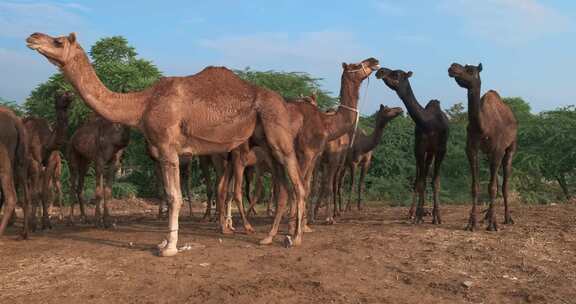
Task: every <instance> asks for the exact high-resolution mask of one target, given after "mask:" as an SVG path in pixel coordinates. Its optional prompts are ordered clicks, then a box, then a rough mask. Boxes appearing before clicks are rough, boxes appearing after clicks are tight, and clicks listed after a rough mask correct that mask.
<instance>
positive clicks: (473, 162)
mask: <svg viewBox="0 0 576 304" xmlns="http://www.w3.org/2000/svg"><path fill="white" fill-rule="evenodd" d="M468 137H470V135H468ZM466 155H467V157H468V163H469V164H470V172H471V174H472V187H471V188H472V189H471V193H472V209H471V210H470V218H469V219H468V225H467V226H466V230H468V231H474V230H476V227H477V223H478V220H477V218H476V214H477V211H476V208H477V207H476V205H477V204H478V190H479V185H478V147H477V146H476V145H473V144H471V143H470V142H468V145H467V147H466Z"/></svg>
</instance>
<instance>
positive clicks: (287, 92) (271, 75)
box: [234, 68, 337, 109]
mask: <svg viewBox="0 0 576 304" xmlns="http://www.w3.org/2000/svg"><path fill="white" fill-rule="evenodd" d="M234 72H235V73H236V74H237V75H238V76H240V78H242V79H245V80H247V81H249V82H251V83H253V84H255V85H258V86H261V87H264V88H268V89H270V90H273V91H276V92H278V93H279V94H281V95H282V96H284V97H287V98H295V97H299V96H301V95H310V94H312V93H316V94H317V95H318V106H319V107H320V108H322V109H326V108H330V107H332V106H334V105H335V104H336V103H337V99H336V98H334V97H331V96H330V92H327V91H323V90H322V89H321V86H320V84H319V81H320V80H321V79H320V78H313V77H312V76H310V75H309V74H307V73H298V72H276V71H253V70H251V69H250V68H246V69H244V70H236V71H234Z"/></svg>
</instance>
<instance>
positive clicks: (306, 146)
mask: <svg viewBox="0 0 576 304" xmlns="http://www.w3.org/2000/svg"><path fill="white" fill-rule="evenodd" d="M379 68H380V64H379V62H378V60H376V59H375V58H368V59H365V60H363V61H362V62H360V63H350V64H346V63H342V70H343V71H342V77H341V86H340V105H339V106H338V110H337V111H336V112H334V113H331V114H328V113H324V112H321V111H320V110H319V109H318V108H317V107H316V106H314V105H312V104H310V103H308V102H290V103H287V105H288V107H290V108H291V120H292V121H294V122H300V123H293V124H292V130H293V131H292V132H294V133H296V134H297V137H296V151H297V153H298V161H299V163H300V172H301V173H302V177H303V179H304V184H305V185H306V195H308V194H309V193H310V189H311V187H310V186H311V182H312V177H313V175H314V174H313V173H314V169H315V167H316V161H317V159H318V158H319V157H320V155H321V154H322V152H324V150H325V148H326V144H327V143H328V142H330V141H332V140H334V139H336V138H338V137H340V136H342V135H344V134H347V133H350V132H351V131H352V130H353V129H354V128H355V124H356V123H357V120H358V110H357V107H358V100H359V95H360V85H361V84H362V82H363V81H364V80H365V79H366V78H368V77H370V75H371V74H372V72H374V71H376V70H378V69H379ZM277 200H278V207H277V208H276V213H275V217H274V222H273V224H272V228H271V229H270V231H269V233H268V236H266V237H265V238H264V239H262V240H261V241H260V244H263V245H265V244H270V243H271V242H272V241H273V238H274V236H275V235H276V234H277V233H278V227H279V225H280V221H281V219H282V215H283V214H284V208H285V207H286V201H287V197H286V195H285V191H284V190H283V189H282V187H280V189H279V191H278V197H277ZM293 217H294V208H291V209H290V218H293ZM292 222H293V221H292V220H291V221H290V222H289V223H290V226H289V230H290V231H291V230H293V227H292V224H291V223H292Z"/></svg>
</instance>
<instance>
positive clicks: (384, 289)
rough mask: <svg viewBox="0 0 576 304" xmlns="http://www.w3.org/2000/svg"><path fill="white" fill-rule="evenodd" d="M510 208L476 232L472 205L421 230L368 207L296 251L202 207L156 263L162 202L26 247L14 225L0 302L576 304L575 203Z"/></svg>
mask: <svg viewBox="0 0 576 304" xmlns="http://www.w3.org/2000/svg"><path fill="white" fill-rule="evenodd" d="M514 208H515V209H514V213H513V216H514V218H515V220H516V223H517V224H516V225H514V226H503V225H502V226H501V231H499V232H486V231H484V230H482V231H479V232H475V233H470V232H466V231H463V229H462V228H463V227H464V226H465V222H466V218H467V213H468V206H457V207H455V206H445V207H444V208H443V210H442V211H443V215H444V216H443V219H444V222H445V224H442V225H440V226H433V225H431V224H429V222H430V220H429V219H427V223H426V224H423V225H419V226H415V225H412V224H410V223H409V222H408V221H407V220H405V219H404V216H405V213H406V209H405V208H393V207H383V206H377V205H375V204H372V207H370V208H368V209H367V210H364V211H362V212H358V211H354V212H352V213H347V214H345V215H344V216H343V217H342V218H340V219H339V220H338V223H337V224H336V225H333V226H325V225H315V226H314V228H315V232H313V233H310V234H306V236H305V240H304V245H303V246H302V247H298V248H290V249H286V248H283V247H282V246H281V238H278V239H277V242H276V243H275V244H274V245H271V246H266V247H264V246H259V245H257V241H258V240H259V239H260V238H261V237H263V236H264V233H265V231H267V229H268V228H269V224H270V220H269V219H267V218H264V217H257V218H256V219H254V224H255V228H256V230H257V231H258V232H257V233H256V234H252V235H244V234H236V235H233V236H223V235H220V234H218V233H217V230H216V225H215V224H214V223H200V222H199V221H198V216H199V215H198V214H199V212H197V213H196V216H197V218H195V219H192V220H190V219H187V218H186V217H182V222H181V223H182V225H181V232H180V240H181V241H180V245H186V244H188V245H190V247H191V249H190V250H187V251H184V252H182V253H180V254H179V255H178V256H177V257H174V258H159V257H156V256H155V255H154V248H155V245H156V244H157V243H158V242H159V241H160V240H161V239H162V238H163V236H164V235H163V233H162V231H164V230H165V229H166V222H165V220H158V219H156V217H155V215H156V210H157V209H156V206H155V205H153V204H149V203H148V202H145V201H142V200H128V201H115V202H114V214H115V215H116V216H117V218H118V225H117V228H116V229H115V230H103V229H97V228H94V227H92V226H90V225H76V226H74V227H68V226H65V225H62V224H60V225H56V227H55V228H54V229H53V230H51V231H45V232H37V233H35V234H33V235H32V238H31V239H30V240H28V241H19V240H17V237H16V229H15V228H12V229H10V230H9V234H8V236H7V237H6V238H4V239H2V240H0V256H1V258H0V303H204V304H207V303H420V304H422V303H576V205H573V204H571V205H555V206H534V207H529V206H515V207H514ZM185 212H186V211H184V212H183V214H185ZM498 216H499V218H500V219H502V213H501V211H499V213H498ZM284 228H285V227H284Z"/></svg>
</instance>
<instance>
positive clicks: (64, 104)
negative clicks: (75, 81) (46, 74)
mask: <svg viewBox="0 0 576 304" xmlns="http://www.w3.org/2000/svg"><path fill="white" fill-rule="evenodd" d="M55 100H56V102H55V106H56V111H66V110H68V107H70V104H71V103H72V101H73V100H74V93H72V92H68V91H64V92H58V93H56V98H55Z"/></svg>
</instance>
